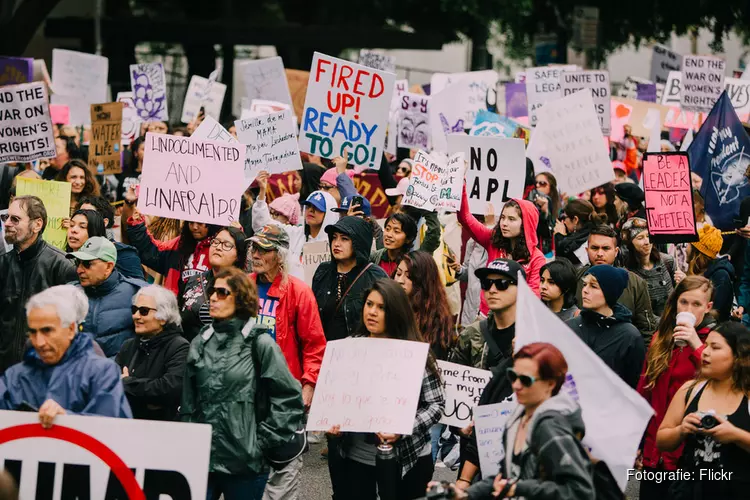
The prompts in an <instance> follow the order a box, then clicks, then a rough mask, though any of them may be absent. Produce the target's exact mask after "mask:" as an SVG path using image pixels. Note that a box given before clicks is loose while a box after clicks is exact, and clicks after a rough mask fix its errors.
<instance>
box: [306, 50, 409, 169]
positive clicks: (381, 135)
mask: <svg viewBox="0 0 750 500" xmlns="http://www.w3.org/2000/svg"><path fill="white" fill-rule="evenodd" d="M395 80H396V76H395V75H394V74H393V73H386V72H384V71H380V70H376V69H372V68H366V67H364V66H360V65H359V64H354V63H351V62H349V61H345V60H343V59H338V58H335V57H331V56H327V55H325V54H321V53H320V52H316V53H315V56H314V57H313V63H312V69H311V71H310V82H309V83H308V85H307V99H306V100H305V111H304V117H303V118H302V127H301V129H300V137H299V143H300V149H301V150H302V151H306V152H308V153H311V154H314V155H319V156H322V157H324V158H334V157H336V156H341V155H343V153H344V151H345V150H348V153H349V163H351V164H353V165H362V166H366V167H368V168H373V169H376V170H377V169H378V168H380V158H381V156H382V153H383V145H384V143H385V129H386V125H387V123H388V109H389V107H390V102H391V95H392V94H393V84H394V82H395Z"/></svg>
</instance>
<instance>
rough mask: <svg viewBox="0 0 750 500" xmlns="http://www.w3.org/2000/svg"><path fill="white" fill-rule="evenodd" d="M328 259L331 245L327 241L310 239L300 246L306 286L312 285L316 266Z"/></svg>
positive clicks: (329, 258)
mask: <svg viewBox="0 0 750 500" xmlns="http://www.w3.org/2000/svg"><path fill="white" fill-rule="evenodd" d="M330 260H331V246H330V244H329V243H328V241H311V242H309V243H305V244H304V245H303V246H302V269H303V270H304V272H305V283H307V286H312V281H313V277H314V276H315V271H317V269H318V266H319V265H320V264H321V263H323V262H329V261H330Z"/></svg>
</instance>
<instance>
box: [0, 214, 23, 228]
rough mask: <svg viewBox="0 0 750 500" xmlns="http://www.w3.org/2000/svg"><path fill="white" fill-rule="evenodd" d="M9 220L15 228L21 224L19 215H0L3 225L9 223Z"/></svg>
mask: <svg viewBox="0 0 750 500" xmlns="http://www.w3.org/2000/svg"><path fill="white" fill-rule="evenodd" d="M8 219H10V221H11V222H12V223H13V225H14V226H17V225H18V224H20V223H21V218H20V217H19V216H17V215H10V214H3V215H0V220H1V221H3V224H5V223H7V222H8Z"/></svg>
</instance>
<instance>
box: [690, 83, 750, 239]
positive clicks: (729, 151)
mask: <svg viewBox="0 0 750 500" xmlns="http://www.w3.org/2000/svg"><path fill="white" fill-rule="evenodd" d="M688 156H689V157H690V167H691V168H692V169H693V172H695V173H696V174H698V175H699V176H700V177H701V178H702V179H703V185H702V186H701V196H703V199H704V200H705V201H706V213H707V214H708V215H709V217H711V220H712V221H713V223H714V226H716V227H718V228H719V229H721V230H730V229H733V228H734V224H733V219H734V218H735V217H737V216H738V214H739V210H740V202H742V200H743V199H745V198H746V197H748V196H750V179H748V174H749V173H750V172H749V171H748V167H750V137H748V136H747V132H745V129H744V127H743V126H742V123H741V122H740V120H739V118H737V113H735V111H734V107H732V103H731V101H730V100H729V96H728V95H727V92H726V91H724V92H723V93H722V94H721V97H720V98H719V100H718V101H716V104H715V105H714V107H713V109H712V110H711V112H710V113H709V115H708V118H706V121H705V122H703V125H702V126H701V128H700V130H699V131H698V133H697V134H696V136H695V139H693V143H692V144H691V145H690V147H689V148H688Z"/></svg>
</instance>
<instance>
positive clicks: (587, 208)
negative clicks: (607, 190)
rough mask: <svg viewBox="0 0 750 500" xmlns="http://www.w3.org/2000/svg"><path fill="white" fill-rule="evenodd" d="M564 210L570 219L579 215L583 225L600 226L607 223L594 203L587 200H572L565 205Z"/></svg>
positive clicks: (580, 222)
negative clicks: (597, 211)
mask: <svg viewBox="0 0 750 500" xmlns="http://www.w3.org/2000/svg"><path fill="white" fill-rule="evenodd" d="M564 212H565V215H567V216H568V218H570V219H573V218H574V217H578V220H579V224H580V225H582V226H584V225H591V226H599V225H601V224H604V223H605V221H604V218H603V217H602V216H601V215H599V214H598V213H596V210H595V209H594V205H592V204H591V203H590V202H588V201H586V200H578V199H576V200H570V201H569V202H568V204H567V205H565V210H564Z"/></svg>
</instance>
